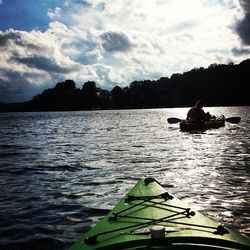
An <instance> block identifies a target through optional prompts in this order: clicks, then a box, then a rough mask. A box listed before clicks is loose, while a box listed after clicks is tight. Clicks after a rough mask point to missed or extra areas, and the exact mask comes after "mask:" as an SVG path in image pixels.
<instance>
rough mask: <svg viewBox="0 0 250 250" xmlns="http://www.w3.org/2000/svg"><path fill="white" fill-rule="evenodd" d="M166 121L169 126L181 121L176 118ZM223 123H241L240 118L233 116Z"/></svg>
mask: <svg viewBox="0 0 250 250" xmlns="http://www.w3.org/2000/svg"><path fill="white" fill-rule="evenodd" d="M167 120H168V123H169V124H176V123H178V122H181V121H182V119H179V118H176V117H170V118H168V119H167ZM225 121H226V122H229V123H233V124H237V123H239V122H240V121H241V118H240V117H237V116H233V117H228V118H225Z"/></svg>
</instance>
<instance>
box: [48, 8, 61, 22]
mask: <svg viewBox="0 0 250 250" xmlns="http://www.w3.org/2000/svg"><path fill="white" fill-rule="evenodd" d="M61 14H62V10H61V8H59V7H56V8H55V9H54V10H52V9H48V12H47V15H48V17H50V18H51V19H55V18H60V17H61Z"/></svg>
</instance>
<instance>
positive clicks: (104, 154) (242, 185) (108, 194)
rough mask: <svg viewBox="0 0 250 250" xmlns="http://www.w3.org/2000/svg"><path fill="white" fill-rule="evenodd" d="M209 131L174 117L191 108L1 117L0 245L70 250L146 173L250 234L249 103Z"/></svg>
mask: <svg viewBox="0 0 250 250" xmlns="http://www.w3.org/2000/svg"><path fill="white" fill-rule="evenodd" d="M206 111H209V112H210V113H211V114H215V115H220V114H224V115H225V116H226V117H230V116H241V117H242V122H241V123H240V124H237V125H232V124H229V123H227V124H226V126H225V127H224V128H219V129H216V130H209V131H207V132H205V133H200V134H190V133H183V132H180V131H179V128H178V125H169V124H167V121H166V120H167V118H168V117H179V118H184V117H185V115H186V112H187V109H179V108H178V109H158V110H124V111H95V112H54V113H53V112H52V113H5V114H0V166H1V168H0V188H1V193H0V217H1V218H2V219H1V221H0V228H1V231H0V248H1V247H2V248H8V249H29V248H32V247H35V248H36V249H63V248H66V247H67V246H68V245H70V244H71V243H72V242H73V241H75V240H77V239H79V237H80V235H81V234H82V233H84V232H86V231H87V230H88V229H89V228H90V226H92V225H93V224H94V223H95V222H96V221H97V220H98V219H99V218H100V216H103V215H104V214H105V213H106V212H107V211H106V210H105V209H110V208H112V207H113V206H114V205H115V204H116V202H117V201H118V200H119V199H120V198H121V197H123V196H124V194H125V193H126V192H127V191H128V190H129V189H130V188H131V187H132V186H133V185H134V184H135V183H136V182H137V180H138V179H139V178H140V177H142V176H152V177H155V178H156V179H158V180H159V181H160V182H161V183H162V184H163V186H165V187H166V189H168V191H169V192H171V193H173V194H174V195H176V196H177V197H179V198H182V199H184V200H185V201H187V202H189V203H190V204H192V205H193V207H194V208H196V209H198V210H200V211H202V212H203V213H205V214H207V215H209V216H210V217H212V218H214V219H216V220H218V221H220V222H222V223H224V224H226V225H229V226H232V227H234V228H237V229H238V230H240V231H241V232H242V233H244V234H246V235H250V216H249V214H250V206H249V204H250V193H249V190H250V188H249V187H250V178H249V177H250V169H249V163H250V133H249V132H250V125H249V124H250V115H249V111H250V108H249V107H240V108H234V107H230V108H207V109H206Z"/></svg>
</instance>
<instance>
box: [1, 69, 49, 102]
mask: <svg viewBox="0 0 250 250" xmlns="http://www.w3.org/2000/svg"><path fill="white" fill-rule="evenodd" d="M0 75H4V76H7V77H8V78H7V80H6V79H1V78H0V102H17V101H18V102H21V101H27V100H30V99H31V98H32V97H33V96H35V95H37V94H39V93H40V92H41V91H42V90H43V89H44V88H46V87H48V84H46V85H45V84H43V85H36V84H32V83H30V82H29V81H28V80H27V77H32V78H34V77H38V76H37V75H36V76H35V75H34V74H27V73H26V74H25V75H23V73H19V72H15V71H11V70H9V71H6V70H5V71H4V72H3V71H1V70H0ZM40 77H41V76H40Z"/></svg>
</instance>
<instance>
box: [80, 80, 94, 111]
mask: <svg viewBox="0 0 250 250" xmlns="http://www.w3.org/2000/svg"><path fill="white" fill-rule="evenodd" d="M97 92H98V88H97V87H96V83H95V82H93V81H88V82H85V83H84V84H83V86H82V95H81V96H82V107H83V109H94V108H97V107H98V95H97Z"/></svg>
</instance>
